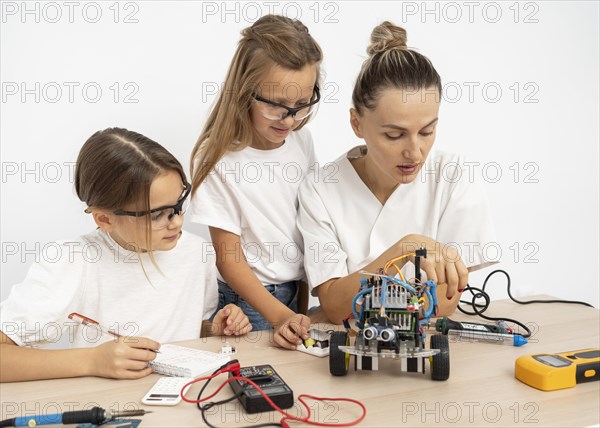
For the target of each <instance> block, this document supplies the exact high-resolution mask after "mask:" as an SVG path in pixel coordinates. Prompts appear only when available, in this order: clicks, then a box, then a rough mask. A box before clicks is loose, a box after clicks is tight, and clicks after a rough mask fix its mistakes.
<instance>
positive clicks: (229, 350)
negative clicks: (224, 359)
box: [221, 342, 235, 355]
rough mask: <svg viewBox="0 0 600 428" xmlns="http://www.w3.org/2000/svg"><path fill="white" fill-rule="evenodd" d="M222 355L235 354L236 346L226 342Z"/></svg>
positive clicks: (222, 348) (222, 347)
mask: <svg viewBox="0 0 600 428" xmlns="http://www.w3.org/2000/svg"><path fill="white" fill-rule="evenodd" d="M221 354H228V355H232V354H235V346H231V345H230V344H229V342H225V344H224V345H223V346H221Z"/></svg>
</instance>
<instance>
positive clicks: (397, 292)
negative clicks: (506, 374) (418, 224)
mask: <svg viewBox="0 0 600 428" xmlns="http://www.w3.org/2000/svg"><path fill="white" fill-rule="evenodd" d="M409 257H414V264H415V278H413V279H411V280H406V278H405V277H404V274H403V273H402V271H401V269H400V268H399V267H398V266H397V265H396V264H395V263H396V262H397V261H398V260H401V259H405V258H409ZM421 257H427V250H426V249H424V248H421V249H418V250H416V251H415V252H414V253H407V254H403V255H402V256H399V257H396V258H394V259H392V260H390V261H388V262H387V263H386V265H385V267H384V268H383V269H382V270H380V271H379V272H377V273H370V272H365V271H360V273H362V274H364V275H368V276H369V277H367V278H361V281H360V287H359V290H358V293H357V294H356V295H355V296H354V299H353V300H352V306H351V310H352V315H351V316H349V317H348V318H346V319H344V320H343V323H344V327H346V330H347V331H346V332H342V331H335V332H333V333H331V338H330V340H329V347H330V350H329V372H330V373H331V374H332V375H333V376H345V375H346V374H347V373H348V368H349V366H350V363H349V360H350V356H354V368H355V369H356V370H378V369H379V359H380V358H391V359H395V360H399V362H400V370H401V371H404V372H413V373H425V363H426V361H429V363H430V364H429V366H430V369H431V370H430V371H431V378H432V379H433V380H447V379H448V378H449V377H450V348H449V344H448V337H447V336H444V335H441V334H436V335H432V336H431V341H430V346H429V349H427V348H426V347H425V326H426V325H427V324H428V323H429V319H430V318H431V317H432V316H433V315H435V313H436V312H437V295H436V288H437V285H436V284H435V282H433V281H431V280H429V281H425V282H423V281H421V273H420V272H421V270H420V263H421ZM392 267H393V268H394V269H396V271H397V276H399V278H397V277H396V276H391V275H390V274H388V273H387V272H388V269H391V268H392ZM351 317H354V319H355V324H356V327H358V332H356V333H354V332H353V331H352V330H351V327H350V321H349V320H350V318H351ZM351 336H355V340H354V343H353V344H351V343H350V338H351Z"/></svg>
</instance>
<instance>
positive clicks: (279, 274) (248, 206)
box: [190, 15, 322, 349]
mask: <svg viewBox="0 0 600 428" xmlns="http://www.w3.org/2000/svg"><path fill="white" fill-rule="evenodd" d="M321 60H322V52H321V49H320V47H319V45H318V44H317V43H316V42H315V40H314V39H313V38H312V36H311V35H310V34H309V32H308V29H307V28H306V27H305V26H304V25H303V24H302V23H301V22H300V21H297V20H292V19H289V18H286V17H283V16H275V15H267V16H264V17H262V18H260V19H259V20H258V21H256V22H255V23H254V24H253V25H252V26H251V27H249V28H246V29H244V30H243V31H242V38H241V40H240V42H239V44H238V47H237V50H236V52H235V54H234V57H233V60H232V63H231V65H230V68H229V71H228V73H227V77H226V79H225V83H224V85H223V88H222V91H221V94H220V95H219V98H218V100H217V102H216V104H215V106H214V107H213V109H212V111H211V113H210V116H209V118H208V121H207V123H206V125H205V126H204V129H203V131H202V133H201V135H200V137H199V138H198V142H197V143H196V146H195V147H194V150H193V152H192V160H191V166H192V177H193V180H192V189H193V190H192V196H193V198H192V207H191V211H192V213H191V216H190V217H191V220H192V221H194V222H198V223H201V224H205V225H207V226H208V227H209V230H210V234H211V238H212V241H213V245H214V249H215V252H216V256H217V267H218V270H219V273H220V277H219V281H218V283H219V307H223V306H224V305H225V304H227V303H238V304H239V305H240V307H241V308H242V309H243V310H244V313H246V314H247V315H248V317H249V318H250V321H251V322H252V326H253V329H254V330H266V329H270V328H271V327H274V328H275V335H274V341H275V343H276V344H278V345H279V346H281V347H284V348H288V349H295V347H296V346H297V345H299V344H300V343H301V339H306V338H307V337H308V334H307V330H308V327H309V326H310V320H309V318H308V317H306V316H305V315H302V314H298V313H296V312H297V296H298V286H299V280H302V279H303V278H304V269H303V247H302V240H301V236H300V233H299V231H298V229H297V227H296V215H297V207H298V187H299V185H300V182H301V181H302V179H303V177H304V176H305V175H306V173H307V171H308V169H309V167H310V166H312V165H313V164H314V162H315V156H314V149H313V142H312V138H311V136H310V134H309V132H308V130H306V128H304V125H305V124H306V123H307V122H308V120H309V119H310V118H311V115H314V111H315V108H316V106H317V103H318V102H319V99H320V94H319V88H318V81H319V76H320V63H321Z"/></svg>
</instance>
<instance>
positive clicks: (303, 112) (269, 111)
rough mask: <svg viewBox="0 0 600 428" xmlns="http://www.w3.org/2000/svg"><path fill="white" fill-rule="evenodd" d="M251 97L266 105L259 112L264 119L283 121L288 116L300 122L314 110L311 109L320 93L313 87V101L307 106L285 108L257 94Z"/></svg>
mask: <svg viewBox="0 0 600 428" xmlns="http://www.w3.org/2000/svg"><path fill="white" fill-rule="evenodd" d="M252 96H253V97H254V99H255V100H256V101H260V102H261V103H264V104H266V105H267V106H266V108H265V109H262V110H261V111H260V113H261V114H262V116H263V117H264V118H265V119H269V120H284V119H286V118H287V117H288V116H291V117H292V118H293V119H294V120H296V121H300V120H303V119H306V118H307V117H308V116H309V115H310V114H312V113H313V112H314V111H315V110H316V109H314V108H313V106H314V105H315V104H317V103H318V102H319V101H320V100H321V91H320V90H319V87H318V86H315V88H314V92H313V96H314V97H315V99H314V100H312V101H311V102H309V103H308V104H304V105H301V106H300V107H287V106H284V105H283V104H280V103H277V102H275V101H271V100H268V99H266V98H263V97H261V96H260V95H257V94H253V95H252Z"/></svg>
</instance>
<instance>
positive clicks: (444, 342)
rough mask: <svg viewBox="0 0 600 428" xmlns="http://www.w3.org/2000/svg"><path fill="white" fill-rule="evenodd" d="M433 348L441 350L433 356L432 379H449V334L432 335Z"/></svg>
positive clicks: (431, 344) (431, 346)
mask: <svg viewBox="0 0 600 428" xmlns="http://www.w3.org/2000/svg"><path fill="white" fill-rule="evenodd" d="M430 348H431V349H439V350H440V352H439V353H438V354H436V355H434V356H433V357H432V358H431V364H430V369H431V379H433V380H448V378H449V377H450V346H449V345H448V336H444V335H442V334H434V335H433V336H431V343H430Z"/></svg>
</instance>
